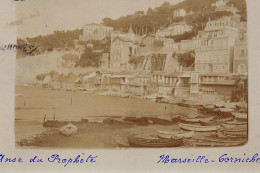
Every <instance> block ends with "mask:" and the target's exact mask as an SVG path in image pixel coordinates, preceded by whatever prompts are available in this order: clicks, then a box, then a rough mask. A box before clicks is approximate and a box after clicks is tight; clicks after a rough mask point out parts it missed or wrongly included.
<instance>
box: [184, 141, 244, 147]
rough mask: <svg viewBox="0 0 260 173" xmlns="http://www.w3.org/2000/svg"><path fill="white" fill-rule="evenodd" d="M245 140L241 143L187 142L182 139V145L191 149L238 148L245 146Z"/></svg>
mask: <svg viewBox="0 0 260 173" xmlns="http://www.w3.org/2000/svg"><path fill="white" fill-rule="evenodd" d="M246 142H247V141H246V140H241V141H235V142H231V141H220V142H219V141H208V140H189V139H184V140H183V143H184V145H185V146H192V147H230V146H240V145H243V144H245V143H246Z"/></svg>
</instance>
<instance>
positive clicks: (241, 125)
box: [221, 121, 247, 130]
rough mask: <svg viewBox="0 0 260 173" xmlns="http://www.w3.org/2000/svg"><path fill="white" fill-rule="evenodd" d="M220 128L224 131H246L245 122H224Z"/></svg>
mask: <svg viewBox="0 0 260 173" xmlns="http://www.w3.org/2000/svg"><path fill="white" fill-rule="evenodd" d="M221 126H223V127H224V128H225V129H239V130H246V129H247V122H236V121H231V122H229V121H228V122H226V123H222V124H221Z"/></svg>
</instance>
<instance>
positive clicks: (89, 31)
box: [79, 23, 113, 41]
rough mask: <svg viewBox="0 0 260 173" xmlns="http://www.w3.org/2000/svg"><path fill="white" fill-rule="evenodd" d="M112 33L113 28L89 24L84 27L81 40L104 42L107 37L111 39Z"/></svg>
mask: <svg viewBox="0 0 260 173" xmlns="http://www.w3.org/2000/svg"><path fill="white" fill-rule="evenodd" d="M112 31H113V28H112V27H108V26H104V25H101V24H96V23H91V24H87V25H85V26H83V35H81V36H80V37H79V40H81V41H88V40H102V39H104V38H105V37H109V36H110V34H111V32H112Z"/></svg>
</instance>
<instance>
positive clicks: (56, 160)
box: [0, 153, 98, 167]
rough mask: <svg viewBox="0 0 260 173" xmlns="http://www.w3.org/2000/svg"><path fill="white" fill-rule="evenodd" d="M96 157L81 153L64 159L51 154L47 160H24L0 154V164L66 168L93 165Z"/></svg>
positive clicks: (34, 157)
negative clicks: (76, 165)
mask: <svg viewBox="0 0 260 173" xmlns="http://www.w3.org/2000/svg"><path fill="white" fill-rule="evenodd" d="M97 157H98V156H92V155H86V154H85V153H81V154H79V155H76V156H75V157H69V158H65V157H62V156H60V155H59V154H52V155H51V156H50V157H48V158H47V159H43V158H41V157H39V156H37V155H36V156H33V157H31V158H30V159H27V160H25V159H24V158H21V157H10V156H6V155H4V154H0V164H1V163H24V162H27V163H31V164H33V163H42V162H49V163H53V164H61V165H63V166H64V167H66V166H67V165H69V164H84V163H85V164H86V163H95V162H96V159H97Z"/></svg>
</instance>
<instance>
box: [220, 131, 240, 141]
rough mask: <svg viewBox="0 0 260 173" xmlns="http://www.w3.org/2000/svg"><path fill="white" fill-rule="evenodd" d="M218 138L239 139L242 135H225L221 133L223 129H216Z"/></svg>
mask: <svg viewBox="0 0 260 173" xmlns="http://www.w3.org/2000/svg"><path fill="white" fill-rule="evenodd" d="M217 134H218V138H221V139H229V140H232V139H241V138H244V137H243V136H242V137H240V136H233V135H225V134H224V133H223V131H218V133H217Z"/></svg>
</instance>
